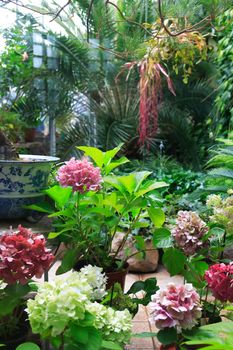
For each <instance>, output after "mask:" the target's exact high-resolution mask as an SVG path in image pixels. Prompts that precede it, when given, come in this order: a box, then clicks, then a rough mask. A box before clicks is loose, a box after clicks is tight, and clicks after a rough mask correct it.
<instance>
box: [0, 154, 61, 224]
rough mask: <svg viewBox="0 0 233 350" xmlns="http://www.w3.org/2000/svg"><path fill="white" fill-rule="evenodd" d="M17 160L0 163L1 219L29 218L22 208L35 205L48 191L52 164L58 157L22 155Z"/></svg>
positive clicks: (0, 161) (1, 161)
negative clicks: (46, 190)
mask: <svg viewBox="0 0 233 350" xmlns="http://www.w3.org/2000/svg"><path fill="white" fill-rule="evenodd" d="M21 158H22V160H19V161H7V160H6V161H4V160H0V219H14V218H21V217H25V216H27V215H28V213H29V211H27V210H26V209H25V208H24V206H25V205H29V204H33V203H36V202H37V201H39V200H41V196H43V193H42V191H43V190H45V189H46V188H47V182H48V177H49V173H50V171H51V167H52V165H53V163H55V162H57V161H58V160H59V158H55V157H46V156H30V155H23V156H21Z"/></svg>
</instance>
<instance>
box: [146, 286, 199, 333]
mask: <svg viewBox="0 0 233 350" xmlns="http://www.w3.org/2000/svg"><path fill="white" fill-rule="evenodd" d="M150 306H151V309H152V320H153V321H154V322H155V326H156V327H157V328H159V329H164V328H172V327H175V328H176V329H177V331H178V332H180V331H181V329H191V328H192V327H194V326H195V325H196V324H197V320H198V319H199V318H200V317H201V314H202V312H201V307H200V296H199V294H198V293H197V292H196V290H195V289H194V288H193V286H192V284H191V283H186V284H185V285H180V286H176V285H175V284H173V283H169V284H168V285H167V287H166V289H160V290H159V291H158V292H157V293H156V294H155V295H153V296H152V302H151V304H150Z"/></svg>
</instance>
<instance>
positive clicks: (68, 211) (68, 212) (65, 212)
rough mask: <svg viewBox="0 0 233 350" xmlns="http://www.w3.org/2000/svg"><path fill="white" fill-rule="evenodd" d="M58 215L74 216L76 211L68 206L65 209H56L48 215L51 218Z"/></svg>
mask: <svg viewBox="0 0 233 350" xmlns="http://www.w3.org/2000/svg"><path fill="white" fill-rule="evenodd" d="M58 216H65V217H67V218H72V217H74V211H73V210H72V209H71V208H66V209H64V210H60V211H56V212H55V213H52V214H50V215H48V217H49V218H55V217H58Z"/></svg>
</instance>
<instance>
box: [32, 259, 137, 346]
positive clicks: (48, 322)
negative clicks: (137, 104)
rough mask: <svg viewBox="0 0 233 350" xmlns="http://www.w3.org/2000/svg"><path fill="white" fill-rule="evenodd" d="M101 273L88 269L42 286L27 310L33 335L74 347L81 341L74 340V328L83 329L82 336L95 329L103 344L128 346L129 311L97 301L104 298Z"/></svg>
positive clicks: (94, 269) (103, 279) (104, 281)
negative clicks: (106, 342)
mask: <svg viewBox="0 0 233 350" xmlns="http://www.w3.org/2000/svg"><path fill="white" fill-rule="evenodd" d="M101 271H102V269H101V268H98V267H92V266H90V265H89V266H87V267H84V268H83V269H82V270H81V271H80V272H72V273H70V274H69V275H68V276H67V277H65V278H64V277H63V278H59V277H57V278H55V279H54V280H53V281H51V282H45V283H43V284H41V285H39V287H38V293H37V295H36V297H35V299H34V300H29V301H28V307H27V312H28V316H29V321H30V324H31V327H32V331H33V332H34V333H39V334H40V335H41V337H42V338H49V339H52V341H54V339H65V340H64V341H65V343H67V344H69V343H70V342H71V343H72V342H73V343H74V344H75V341H78V340H77V339H75V337H73V336H72V329H73V328H74V327H79V326H80V327H81V329H82V331H83V332H84V331H85V330H84V328H85V329H86V327H87V328H88V327H94V329H95V330H96V331H98V332H100V334H101V338H102V341H111V342H116V343H119V344H126V343H128V341H129V340H130V337H131V327H132V323H131V321H132V317H131V315H130V313H129V311H128V310H127V309H126V310H123V311H116V310H114V309H113V308H111V307H107V306H105V305H102V304H100V303H98V302H96V301H95V298H96V297H97V298H99V297H100V296H102V297H103V296H104V294H105V283H106V278H105V276H104V275H103V274H102V273H101ZM95 277H96V278H95ZM87 320H88V321H87ZM74 348H75V347H74ZM82 348H83V349H85V346H84V345H83V347H82ZM96 349H99V347H98V345H96Z"/></svg>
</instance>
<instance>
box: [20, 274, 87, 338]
mask: <svg viewBox="0 0 233 350" xmlns="http://www.w3.org/2000/svg"><path fill="white" fill-rule="evenodd" d="M91 293H92V288H91V286H90V285H89V283H88V282H87V280H86V279H83V278H82V275H81V274H79V273H78V272H73V273H72V274H70V275H69V276H67V277H66V278H65V279H64V278H60V277H58V278H55V279H54V280H53V281H51V282H45V283H43V284H41V285H39V289H38V293H37V295H36V297H35V299H34V300H29V301H28V308H27V312H28V314H29V320H30V323H31V327H32V330H33V332H34V333H40V334H42V335H44V334H48V332H49V333H50V334H51V336H57V335H59V334H61V333H62V332H63V331H64V329H65V327H66V325H67V324H68V323H69V321H70V320H79V319H83V318H84V314H85V303H86V302H87V301H88V300H89V299H90V297H91Z"/></svg>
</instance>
